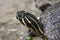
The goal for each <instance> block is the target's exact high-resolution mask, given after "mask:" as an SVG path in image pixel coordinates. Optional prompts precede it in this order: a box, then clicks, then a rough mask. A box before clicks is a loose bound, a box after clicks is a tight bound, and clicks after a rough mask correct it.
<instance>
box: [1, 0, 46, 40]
mask: <svg viewBox="0 0 60 40" xmlns="http://www.w3.org/2000/svg"><path fill="white" fill-rule="evenodd" d="M38 1H41V0H37V3H40V2H38ZM41 2H42V1H41ZM44 2H45V1H44ZM42 3H43V2H42ZM35 4H36V2H34V0H0V40H24V39H25V38H26V37H28V33H27V31H28V28H26V27H24V26H23V25H22V24H21V23H20V22H19V21H18V20H17V19H16V12H17V11H20V10H26V11H28V12H31V13H32V14H34V15H35V16H36V17H38V18H39V16H40V13H41V10H39V9H37V8H36V7H35ZM37 5H38V4H37ZM39 6H40V5H39ZM35 40H37V39H36V38H35ZM39 40H40V39H39Z"/></svg>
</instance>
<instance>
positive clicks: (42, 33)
mask: <svg viewBox="0 0 60 40" xmlns="http://www.w3.org/2000/svg"><path fill="white" fill-rule="evenodd" d="M30 18H31V17H30ZM31 19H32V20H33V21H34V22H35V23H36V24H37V25H38V23H37V22H36V21H35V20H34V19H33V18H31ZM38 29H39V30H40V32H41V33H42V34H43V32H42V30H41V29H40V26H39V25H38Z"/></svg>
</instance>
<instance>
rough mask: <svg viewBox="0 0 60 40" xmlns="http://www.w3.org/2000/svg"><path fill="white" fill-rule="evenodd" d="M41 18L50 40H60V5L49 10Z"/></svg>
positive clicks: (45, 32) (45, 33)
mask: <svg viewBox="0 0 60 40" xmlns="http://www.w3.org/2000/svg"><path fill="white" fill-rule="evenodd" d="M40 17H41V18H40V21H41V23H42V24H43V31H44V35H45V36H46V37H47V38H48V40H60V3H57V4H55V5H53V6H51V7H49V8H47V9H46V10H45V11H44V12H42V14H41V15H40Z"/></svg>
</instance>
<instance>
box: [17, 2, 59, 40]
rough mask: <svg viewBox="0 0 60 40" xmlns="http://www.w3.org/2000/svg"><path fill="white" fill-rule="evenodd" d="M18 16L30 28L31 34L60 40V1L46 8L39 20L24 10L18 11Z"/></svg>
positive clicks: (49, 39) (44, 38)
mask: <svg viewBox="0 0 60 40" xmlns="http://www.w3.org/2000/svg"><path fill="white" fill-rule="evenodd" d="M16 18H17V19H18V20H19V21H20V22H21V23H22V24H23V25H24V26H26V27H28V28H29V33H31V34H30V35H29V36H32V37H33V36H39V37H40V38H42V39H43V40H60V27H59V26H60V2H59V3H56V4H54V5H53V6H50V7H48V8H46V9H44V11H43V12H42V13H41V15H40V19H39V20H38V19H37V18H36V17H35V16H34V15H33V14H31V13H29V12H26V11H24V10H21V11H18V12H17V14H16ZM32 34H33V35H32Z"/></svg>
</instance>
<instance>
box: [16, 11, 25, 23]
mask: <svg viewBox="0 0 60 40" xmlns="http://www.w3.org/2000/svg"><path fill="white" fill-rule="evenodd" d="M25 14H26V12H25V11H23V10H22V11H18V12H17V14H16V18H17V19H18V20H19V21H20V22H21V23H22V24H24V23H23V22H22V19H23V18H24V17H25Z"/></svg>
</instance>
